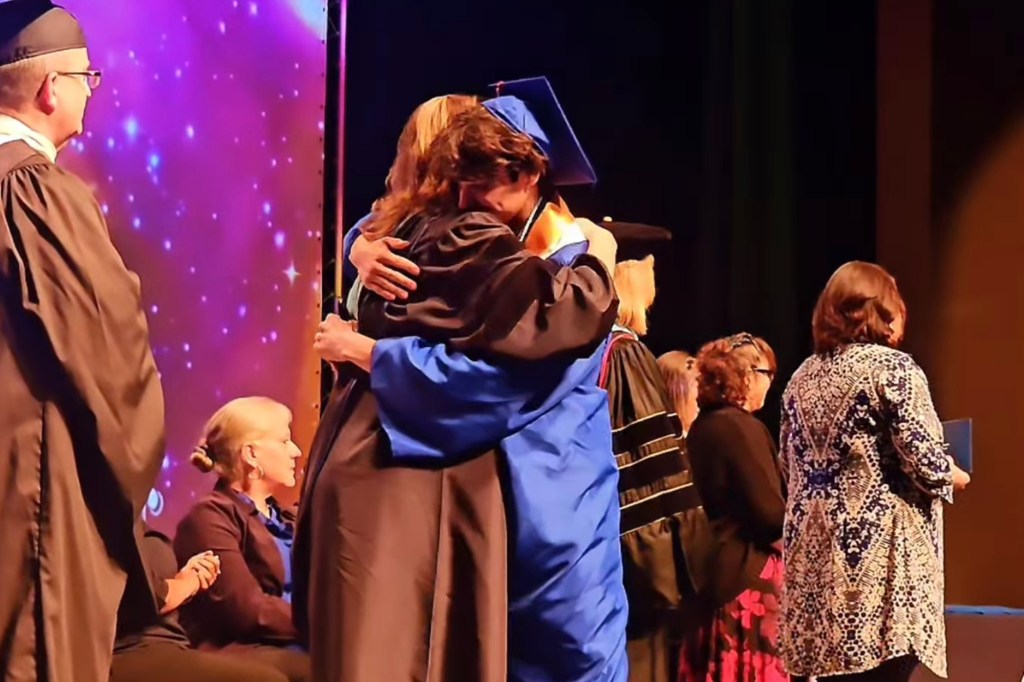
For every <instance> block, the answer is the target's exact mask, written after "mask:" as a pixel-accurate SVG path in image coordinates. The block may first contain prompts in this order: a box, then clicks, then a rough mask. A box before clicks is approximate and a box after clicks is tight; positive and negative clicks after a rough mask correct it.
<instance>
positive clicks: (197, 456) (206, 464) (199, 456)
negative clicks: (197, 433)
mask: <svg viewBox="0 0 1024 682" xmlns="http://www.w3.org/2000/svg"><path fill="white" fill-rule="evenodd" d="M188 459H189V461H190V462H192V466H194V467H195V468H197V469H199V470H200V471H202V472H203V473H209V472H211V471H213V466H214V465H213V458H212V457H210V447H209V446H208V445H207V444H206V443H200V444H199V445H197V446H196V448H195V450H193V451H192V454H191V455H189V458H188Z"/></svg>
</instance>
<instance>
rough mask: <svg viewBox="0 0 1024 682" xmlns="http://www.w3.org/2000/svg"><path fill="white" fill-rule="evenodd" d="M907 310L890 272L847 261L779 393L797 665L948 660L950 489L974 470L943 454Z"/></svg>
mask: <svg viewBox="0 0 1024 682" xmlns="http://www.w3.org/2000/svg"><path fill="white" fill-rule="evenodd" d="M905 318H906V308H905V306H904V303H903V300H902V298H901V297H900V294H899V291H898V290H897V288H896V281H895V280H894V279H893V278H892V276H891V275H890V274H889V273H887V272H886V271H885V270H883V269H882V268H881V267H879V266H877V265H873V264H871V263H861V262H852V263H847V264H846V265H844V266H842V267H841V268H839V269H838V270H837V271H836V272H835V274H833V275H832V278H831V279H830V280H829V282H828V284H827V285H826V286H825V290H824V291H823V292H822V293H821V297H820V298H819V299H818V303H817V306H816V308H815V310H814V320H813V325H812V326H813V331H814V355H812V356H811V357H810V358H808V359H807V360H805V361H804V363H803V365H801V366H800V368H799V369H798V370H797V372H796V374H794V375H793V378H792V379H791V380H790V382H789V385H788V386H787V387H786V391H785V393H784V395H783V415H782V427H781V431H782V433H781V442H782V446H781V453H780V454H781V463H782V470H783V474H784V476H785V477H786V478H787V483H788V490H789V497H788V500H787V506H786V525H785V534H784V549H785V556H786V583H785V590H784V595H783V602H782V618H781V623H780V625H781V633H780V645H781V648H782V655H783V659H784V661H785V663H786V667H787V668H788V670H789V671H790V672H791V673H793V674H794V675H816V676H817V677H818V679H819V680H820V681H822V682H824V680H833V681H835V680H844V681H848V680H858V681H864V680H894V681H896V680H898V681H905V680H909V679H910V676H911V674H912V672H913V670H914V668H915V667H916V666H917V664H918V662H921V663H924V664H925V665H926V666H927V667H928V668H930V669H931V670H932V671H933V672H935V673H936V674H938V675H940V676H943V677H945V674H946V637H945V627H944V622H943V572H942V500H945V501H947V502H949V501H952V494H953V491H954V489H956V490H959V489H962V488H963V487H964V486H966V485H967V483H968V482H969V480H970V478H969V476H968V475H967V474H966V473H964V472H963V471H961V470H959V469H958V468H957V467H956V466H955V465H954V464H953V461H952V460H951V459H950V457H949V456H948V455H947V454H946V450H945V446H944V444H943V437H942V426H941V424H940V422H939V419H938V417H937V416H936V414H935V407H934V406H933V405H932V399H931V395H930V394H929V390H928V381H927V379H926V378H925V375H924V373H923V372H922V371H921V369H920V368H919V367H918V366H917V365H916V364H915V363H914V361H913V360H912V359H911V357H910V356H909V355H907V354H906V353H902V352H900V351H898V350H896V347H897V346H898V345H899V343H900V341H901V340H902V338H903V324H904V320H905Z"/></svg>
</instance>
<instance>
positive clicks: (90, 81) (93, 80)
mask: <svg viewBox="0 0 1024 682" xmlns="http://www.w3.org/2000/svg"><path fill="white" fill-rule="evenodd" d="M53 74H54V75H55V76H79V77H80V78H81V79H82V80H83V81H84V82H85V84H86V85H88V86H89V89H90V90H95V89H96V88H98V87H100V81H101V80H102V79H103V72H102V71H96V70H93V71H54V72H53Z"/></svg>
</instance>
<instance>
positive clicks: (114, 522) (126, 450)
mask: <svg viewBox="0 0 1024 682" xmlns="http://www.w3.org/2000/svg"><path fill="white" fill-rule="evenodd" d="M3 189H4V192H5V197H4V198H5V208H6V209H7V213H6V215H5V216H4V218H5V220H3V221H0V278H2V279H0V284H2V295H3V297H4V306H5V309H6V310H7V311H8V314H9V316H10V324H11V325H12V329H13V332H12V333H13V334H14V338H15V340H16V343H18V344H24V346H23V347H25V348H31V352H29V353H25V354H24V355H25V357H26V358H27V360H26V361H27V362H28V363H29V364H30V365H31V367H30V368H29V369H28V371H29V372H30V373H31V374H32V375H34V376H35V377H36V380H37V381H39V382H42V385H45V386H48V387H53V390H54V392H55V394H56V396H55V399H56V400H58V401H59V403H60V404H61V409H62V412H63V414H64V417H65V419H66V420H67V423H68V427H69V429H70V432H71V437H72V439H73V441H74V448H75V453H74V455H75V461H76V468H77V475H78V479H79V481H80V483H81V487H82V492H83V496H84V498H85V501H86V504H87V505H89V508H90V510H91V513H92V515H93V518H94V519H95V522H96V525H97V528H98V529H99V532H100V534H101V536H102V537H103V539H104V542H105V544H106V546H107V549H108V551H109V552H110V554H111V556H112V557H114V559H115V560H116V561H117V562H118V563H119V564H120V565H121V566H122V567H123V568H124V569H125V570H126V571H127V572H128V578H129V580H128V588H127V592H126V598H128V597H130V596H135V597H141V596H145V597H146V598H147V599H148V600H149V601H151V602H153V607H154V609H155V600H154V598H153V594H152V590H151V589H150V585H149V580H148V579H147V575H146V568H145V562H144V561H143V558H142V556H141V552H140V548H139V543H138V540H137V538H136V536H135V533H134V532H133V530H134V526H135V522H136V519H137V518H138V517H139V514H140V513H141V511H142V507H143V504H144V503H145V501H146V499H147V497H148V495H149V492H150V490H151V488H152V486H153V484H154V482H155V480H156V477H157V474H158V472H159V469H160V464H161V462H162V460H163V457H164V402H163V392H162V390H161V386H160V379H159V375H158V372H157V368H156V364H155V362H154V360H153V355H152V352H151V350H150V346H149V330H148V327H147V324H146V319H145V316H144V314H143V312H142V304H141V295H140V289H139V280H138V278H137V277H136V276H135V274H134V273H132V272H130V271H129V270H128V269H127V268H126V267H125V265H124V262H123V261H122V260H121V257H120V255H119V254H118V252H117V250H116V249H115V248H114V245H113V244H112V243H111V241H110V235H109V233H108V231H107V226H106V223H105V222H104V219H103V215H102V212H101V211H100V207H99V205H98V204H97V203H96V200H95V198H94V197H93V196H92V193H91V192H90V191H89V189H88V188H87V187H86V186H85V185H84V183H82V182H81V181H80V180H79V179H78V178H76V177H75V176H73V175H71V174H70V173H67V172H66V171H63V170H62V169H60V168H58V167H57V166H54V165H52V164H34V165H27V166H25V167H22V168H19V169H16V170H14V171H12V172H11V173H10V174H9V175H8V176H7V177H6V178H5V179H4V185H3ZM133 592H134V594H133Z"/></svg>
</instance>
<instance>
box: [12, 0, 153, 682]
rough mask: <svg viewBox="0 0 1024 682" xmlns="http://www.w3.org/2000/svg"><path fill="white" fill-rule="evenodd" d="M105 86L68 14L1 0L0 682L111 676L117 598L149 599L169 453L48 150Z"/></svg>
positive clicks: (119, 272)
mask: <svg viewBox="0 0 1024 682" xmlns="http://www.w3.org/2000/svg"><path fill="white" fill-rule="evenodd" d="M98 84H99V73H98V72H96V71H93V70H91V69H90V64H89V56H88V52H87V49H86V44H85V39H84V36H83V35H82V31H81V28H80V27H79V25H78V22H77V21H76V20H75V19H74V17H72V16H71V15H70V14H68V13H67V12H65V11H64V10H62V9H60V8H58V7H55V6H54V5H52V4H50V3H49V2H46V1H43V0H10V1H9V2H4V3H0V202H2V210H3V212H2V214H0V663H2V664H3V668H2V670H3V673H2V676H0V679H2V680H3V681H4V682H14V681H17V682H23V681H27V682H35V681H39V682H44V681H46V682H106V680H107V678H108V676H109V674H110V662H111V652H112V648H113V643H114V633H115V620H116V613H117V608H118V604H119V602H120V601H121V598H122V596H123V595H124V596H126V598H131V599H133V600H134V601H135V602H136V603H142V604H152V607H153V611H154V613H155V612H156V603H155V600H154V597H153V595H152V592H151V589H150V587H149V584H148V581H147V580H146V572H145V569H144V567H143V563H142V558H141V555H140V551H139V538H138V537H137V536H136V535H135V533H134V531H133V529H134V528H135V520H136V519H137V518H138V516H139V514H140V512H141V509H142V505H143V504H144V502H145V500H146V497H147V495H148V494H149V491H150V489H151V487H152V486H153V483H154V482H155V480H156V475H157V473H158V471H159V468H160V463H161V461H162V459H163V454H164V452H163V451H164V447H163V446H164V440H163V416H164V405H163V394H162V390H161V387H160V380H159V376H158V373H157V369H156V365H155V363H154V361H153V356H152V353H151V351H150V347H149V332H148V328H147V325H146V320H145V317H144V315H143V312H142V306H141V300H140V292H139V281H138V278H137V277H136V276H135V275H134V274H133V273H132V272H130V271H129V270H128V269H127V268H126V267H125V265H124V263H123V261H122V260H121V257H120V255H119V254H118V252H117V250H116V249H115V248H114V246H113V244H112V243H111V241H110V235H109V233H108V230H107V226H106V224H105V222H104V219H103V214H102V212H101V210H100V208H99V205H98V204H97V202H96V200H95V198H94V197H93V196H92V193H91V192H90V191H89V189H88V187H86V185H85V184H84V183H83V182H82V181H81V180H80V179H79V178H77V177H75V176H74V175H72V174H70V173H68V172H67V171H64V170H62V169H60V168H59V167H57V166H56V165H54V161H55V159H56V155H57V150H58V149H60V148H61V147H63V146H64V145H65V144H67V143H68V142H69V141H70V140H71V139H72V138H73V137H74V136H75V135H78V134H79V133H81V132H82V119H83V116H84V112H85V106H86V103H87V102H88V100H89V97H90V96H91V94H92V89H93V88H95V87H96V86H97V85H98Z"/></svg>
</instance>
